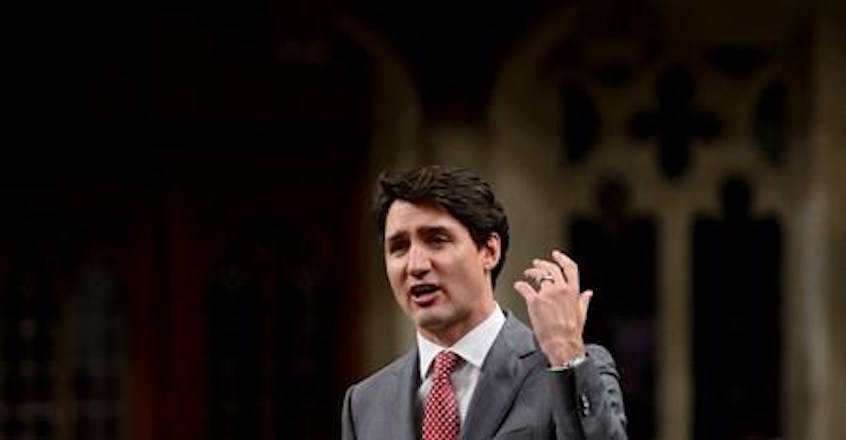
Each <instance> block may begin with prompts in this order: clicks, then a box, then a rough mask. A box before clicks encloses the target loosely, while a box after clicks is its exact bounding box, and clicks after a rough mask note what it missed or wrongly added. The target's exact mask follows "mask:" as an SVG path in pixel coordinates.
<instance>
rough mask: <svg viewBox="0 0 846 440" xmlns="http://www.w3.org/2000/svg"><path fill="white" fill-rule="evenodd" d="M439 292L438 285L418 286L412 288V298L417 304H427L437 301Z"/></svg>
mask: <svg viewBox="0 0 846 440" xmlns="http://www.w3.org/2000/svg"><path fill="white" fill-rule="evenodd" d="M438 290H439V287H438V285H437V284H418V285H416V286H414V287H412V288H411V297H412V299H413V300H414V302H416V303H417V304H425V303H428V302H430V301H432V300H433V299H435V295H434V294H435V292H437V291H438Z"/></svg>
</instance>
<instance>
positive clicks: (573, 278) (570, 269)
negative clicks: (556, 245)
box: [552, 249, 579, 286]
mask: <svg viewBox="0 0 846 440" xmlns="http://www.w3.org/2000/svg"><path fill="white" fill-rule="evenodd" d="M552 258H553V259H554V260H555V262H556V263H558V266H559V267H561V269H562V271H563V273H564V278H565V279H566V280H567V283H569V284H572V285H574V286H578V285H579V265H578V264H576V262H575V261H573V260H572V259H571V258H570V257H568V256H567V255H566V254H565V253H563V252H561V251H559V250H558V249H555V250H553V251H552Z"/></svg>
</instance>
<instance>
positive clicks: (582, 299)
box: [579, 290, 593, 317]
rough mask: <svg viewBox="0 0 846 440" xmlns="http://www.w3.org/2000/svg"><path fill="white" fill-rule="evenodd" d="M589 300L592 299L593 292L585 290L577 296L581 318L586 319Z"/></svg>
mask: <svg viewBox="0 0 846 440" xmlns="http://www.w3.org/2000/svg"><path fill="white" fill-rule="evenodd" d="M591 298H593V290H585V291H584V292H582V294H581V295H579V306H580V307H581V309H582V316H584V317H587V313H588V309H589V308H590V299H591Z"/></svg>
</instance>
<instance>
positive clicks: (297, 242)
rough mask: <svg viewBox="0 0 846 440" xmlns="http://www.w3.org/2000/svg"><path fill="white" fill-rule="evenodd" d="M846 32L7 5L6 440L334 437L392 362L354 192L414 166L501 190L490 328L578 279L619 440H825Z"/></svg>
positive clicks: (766, 24) (388, 319) (843, 378)
mask: <svg viewBox="0 0 846 440" xmlns="http://www.w3.org/2000/svg"><path fill="white" fill-rule="evenodd" d="M27 8H30V9H27ZM20 9H26V10H20ZM845 12H846V8H844V6H843V3H842V2H837V1H830V2H826V1H815V2H798V1H787V0H781V1H757V0H751V1H747V2H737V1H725V0H719V1H708V2H705V1H678V0H654V1H630V0H622V1H608V0H598V1H590V2H587V1H583V2H578V1H572V2H566V1H565V2H560V1H549V0H527V1H523V2H520V3H517V2H509V3H507V4H504V5H494V4H488V5H484V6H479V5H476V4H464V3H460V2H456V3H453V2H444V1H437V0H435V1H427V2H420V1H412V2H408V3H403V4H394V3H392V2H380V1H365V2H352V1H346V0H318V1H305V0H302V1H288V0H270V1H264V0H242V1H234V0H215V1H210V2H206V1H195V0H176V1H171V2H153V3H141V2H105V1H103V2H93V3H92V2H84V3H68V4H64V5H55V6H52V5H51V6H48V5H46V4H33V5H16V6H14V8H13V11H12V12H10V13H9V15H7V17H6V18H7V20H9V21H11V22H12V23H10V25H11V26H10V27H9V28H10V29H11V30H12V31H11V33H10V37H9V38H7V43H8V44H9V46H10V47H9V48H8V52H7V53H6V63H4V64H5V69H4V70H5V71H6V74H7V75H9V76H8V77H7V80H6V88H7V93H6V95H7V100H6V103H7V111H8V112H9V113H7V116H6V121H7V124H8V128H9V130H7V133H8V135H7V139H6V141H5V142H4V144H5V148H4V149H3V152H2V153H0V202H2V215H0V439H92V440H96V439H129V440H167V439H180V440H187V439H236V438H237V439H262V440H264V439H277V438H304V439H329V438H337V437H338V436H339V434H338V433H339V425H340V423H339V420H340V417H339V411H340V406H341V399H342V396H343V392H344V390H345V388H346V387H347V386H349V385H350V384H351V383H354V382H355V381H358V380H360V379H361V378H363V377H365V376H366V375H368V374H370V373H372V372H373V371H375V370H376V369H377V368H379V367H380V366H382V365H384V364H386V363H388V362H389V361H390V360H392V359H393V358H394V357H396V356H397V355H399V354H400V353H402V352H404V351H405V350H407V349H408V348H410V347H411V344H412V343H413V330H412V329H411V327H410V325H409V324H408V323H407V322H406V320H405V318H404V317H403V316H402V315H401V313H400V312H399V310H398V308H397V307H396V306H395V304H394V302H393V299H392V296H391V294H390V291H389V289H388V287H387V284H386V282H385V279H384V275H383V271H382V267H381V254H380V248H379V246H378V244H377V240H376V236H375V231H374V225H373V224H372V221H371V219H370V215H369V211H368V208H369V202H370V198H371V196H372V187H373V182H374V179H375V176H376V175H377V173H378V172H379V171H380V170H382V169H400V168H408V167H412V166H417V165H422V164H430V163H449V164H457V165H463V166H468V167H471V168H474V169H476V170H478V171H479V172H480V173H481V174H482V175H484V176H485V177H486V178H487V179H488V180H490V181H491V182H493V184H494V186H495V187H496V192H497V194H498V196H499V197H500V198H501V199H502V201H503V203H504V205H505V207H506V210H507V212H508V213H509V217H510V220H511V224H512V249H511V251H510V253H509V254H508V264H507V265H506V268H505V271H504V272H503V274H502V275H501V277H502V279H503V280H506V281H504V282H501V283H499V287H498V291H497V299H498V301H499V302H500V304H502V305H503V306H504V307H506V308H508V309H511V310H513V311H514V312H515V313H516V314H517V315H518V316H520V317H523V318H524V319H525V318H526V313H525V307H524V306H523V305H522V304H521V301H520V300H519V297H518V296H517V295H515V294H514V293H513V292H511V291H510V285H511V282H510V281H511V280H514V279H516V278H517V277H518V276H519V273H520V272H521V271H522V269H523V268H524V267H525V266H527V265H528V264H529V262H530V260H531V258H533V257H536V256H541V255H545V254H547V253H548V252H549V251H550V249H551V248H552V247H561V248H563V249H564V250H565V251H567V252H569V253H570V254H571V255H572V256H573V257H574V258H575V259H576V260H577V261H578V262H579V263H580V267H581V271H582V285H583V287H584V288H593V289H594V290H595V292H596V296H595V298H594V301H593V302H592V305H591V315H590V319H589V321H588V324H587V329H586V332H587V338H588V340H589V341H592V342H599V343H602V344H604V345H606V346H608V347H609V348H611V350H612V352H613V353H614V355H615V357H616V358H617V361H618V364H619V369H620V371H621V373H622V385H623V390H624V393H625V399H626V406H627V408H626V409H627V414H628V416H629V420H630V425H629V434H630V438H632V439H666V440H686V439H697V440H703V439H776V438H785V439H796V440H798V439H820V440H824V439H838V438H842V436H843V433H844V432H846V420H844V418H843V415H844V414H846V349H844V347H846V324H845V323H844V319H843V316H846V299H845V298H844V292H843V290H842V286H843V285H844V283H846V264H845V263H844V262H846V87H844V82H846V81H844V78H846V64H845V62H844V58H846V56H844V54H846V31H844V26H846V13H845Z"/></svg>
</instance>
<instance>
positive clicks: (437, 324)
mask: <svg viewBox="0 0 846 440" xmlns="http://www.w3.org/2000/svg"><path fill="white" fill-rule="evenodd" d="M452 321H453V319H452V317H451V316H450V314H449V313H446V311H443V310H417V311H416V312H415V314H414V325H415V326H416V327H417V328H418V329H421V330H426V331H430V332H438V331H440V330H443V329H444V328H446V327H449V325H450V323H451V322H452Z"/></svg>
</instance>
